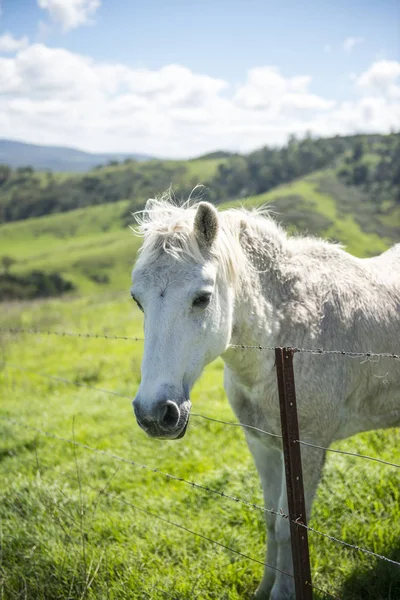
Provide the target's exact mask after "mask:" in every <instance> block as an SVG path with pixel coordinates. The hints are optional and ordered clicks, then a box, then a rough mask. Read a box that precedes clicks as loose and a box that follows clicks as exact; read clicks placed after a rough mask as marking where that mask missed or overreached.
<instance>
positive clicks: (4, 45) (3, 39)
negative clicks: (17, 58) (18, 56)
mask: <svg viewBox="0 0 400 600" xmlns="http://www.w3.org/2000/svg"><path fill="white" fill-rule="evenodd" d="M28 42H29V40H28V38H27V37H26V36H24V37H22V38H20V39H19V40H18V39H17V38H15V37H14V36H13V35H12V33H9V32H7V31H6V32H5V33H3V35H0V52H1V53H6V52H17V50H21V48H26V46H27V45H28Z"/></svg>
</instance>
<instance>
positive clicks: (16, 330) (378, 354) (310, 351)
mask: <svg viewBox="0 0 400 600" xmlns="http://www.w3.org/2000/svg"><path fill="white" fill-rule="evenodd" d="M0 333H11V334H33V335H35V334H36V335H48V336H50V335H55V336H59V337H79V338H94V339H107V340H126V341H134V342H143V341H144V338H141V337H131V336H125V335H110V334H100V333H79V332H73V331H45V330H39V329H23V328H17V327H1V328H0ZM229 348H234V349H235V348H236V349H238V350H270V351H273V350H275V348H276V346H262V345H259V346H257V345H247V344H230V345H229ZM291 349H292V350H293V351H294V352H297V353H303V354H304V353H306V354H328V355H329V354H331V355H340V356H350V357H353V358H363V357H364V358H379V357H380V358H394V359H397V360H399V359H400V353H395V352H369V351H366V352H354V351H352V350H324V349H323V348H298V347H296V346H293V347H292V348H291Z"/></svg>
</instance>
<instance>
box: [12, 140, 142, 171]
mask: <svg viewBox="0 0 400 600" xmlns="http://www.w3.org/2000/svg"><path fill="white" fill-rule="evenodd" d="M149 158H150V157H149V156H146V155H144V154H121V153H119V154H118V153H103V154H95V153H91V152H83V151H82V150H77V149H75V148H63V147H59V146H39V145H37V144H27V143H25V142H17V141H14V140H0V164H5V165H8V166H9V167H13V168H18V167H27V166H29V167H32V168H34V169H38V170H42V171H47V170H51V171H69V172H84V171H89V170H90V169H93V168H94V167H96V166H97V165H101V164H105V163H108V162H110V161H122V160H125V159H133V160H148V159H149Z"/></svg>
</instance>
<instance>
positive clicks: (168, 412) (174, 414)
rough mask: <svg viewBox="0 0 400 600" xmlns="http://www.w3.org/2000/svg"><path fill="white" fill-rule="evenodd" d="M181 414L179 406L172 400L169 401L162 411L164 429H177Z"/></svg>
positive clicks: (161, 423) (161, 417)
mask: <svg viewBox="0 0 400 600" xmlns="http://www.w3.org/2000/svg"><path fill="white" fill-rule="evenodd" d="M179 417H180V412H179V408H178V406H177V405H176V404H175V402H172V400H167V401H166V403H165V404H164V405H163V406H162V407H161V409H160V421H159V423H160V425H161V426H162V427H175V425H176V424H177V423H178V421H179Z"/></svg>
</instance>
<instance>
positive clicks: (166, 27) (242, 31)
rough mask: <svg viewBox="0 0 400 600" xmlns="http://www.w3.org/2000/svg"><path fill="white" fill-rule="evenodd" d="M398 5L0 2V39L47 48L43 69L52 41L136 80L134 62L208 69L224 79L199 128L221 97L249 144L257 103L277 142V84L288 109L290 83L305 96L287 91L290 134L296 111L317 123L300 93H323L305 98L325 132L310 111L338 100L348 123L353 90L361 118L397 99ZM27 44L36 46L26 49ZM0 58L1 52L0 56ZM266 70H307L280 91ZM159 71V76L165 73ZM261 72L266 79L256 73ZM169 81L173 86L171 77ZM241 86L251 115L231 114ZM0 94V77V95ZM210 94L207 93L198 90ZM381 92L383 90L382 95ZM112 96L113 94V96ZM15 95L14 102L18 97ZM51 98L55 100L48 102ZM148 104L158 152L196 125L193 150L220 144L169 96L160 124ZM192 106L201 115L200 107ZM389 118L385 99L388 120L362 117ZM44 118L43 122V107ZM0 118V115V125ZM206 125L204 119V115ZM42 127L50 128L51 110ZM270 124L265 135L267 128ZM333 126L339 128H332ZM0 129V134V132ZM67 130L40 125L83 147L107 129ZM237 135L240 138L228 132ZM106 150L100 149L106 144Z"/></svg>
mask: <svg viewBox="0 0 400 600" xmlns="http://www.w3.org/2000/svg"><path fill="white" fill-rule="evenodd" d="M68 3H70V4H71V3H72V4H73V5H75V9H74V10H75V13H74V15H72V13H71V14H69V15H68V11H67V9H66V11H67V12H65V11H64V12H63V11H62V10H61V12H60V11H58V12H57V5H58V7H60V5H61V7H62V5H63V4H64V5H67V4H68ZM399 6H400V5H399V3H398V2H397V1H394V0H380V1H376V0H373V1H372V0H371V1H369V0H367V1H360V0H353V1H352V2H348V1H347V2H344V1H343V0H337V1H336V2H326V1H319V2H317V1H315V0H311V1H310V0H305V1H303V2H301V3H299V2H295V1H292V0H290V1H289V0H284V1H281V2H279V3H278V2H268V1H261V0H247V1H243V0H229V1H228V0H202V1H198V0H196V1H191V0H187V1H184V0H175V1H169V0H164V1H161V0H147V1H146V2H137V1H128V0H102V1H100V0H3V1H2V3H1V7H2V14H1V16H0V49H1V36H2V34H3V35H5V34H6V33H7V34H8V35H11V36H12V37H13V38H14V39H15V40H20V39H21V38H27V39H28V40H27V41H26V44H25V48H22V46H21V48H20V49H18V50H16V52H15V53H14V59H15V57H17V55H18V52H25V53H26V52H28V51H29V48H33V47H37V46H38V45H40V46H42V47H44V48H46V49H47V52H48V56H46V58H44V57H42V58H43V69H46V68H47V66H48V64H49V61H51V60H52V59H51V50H52V49H53V50H54V49H57V48H62V49H64V50H65V51H68V53H69V55H70V56H71V57H72V56H74V57H91V59H92V61H93V64H94V65H104V64H112V65H123V66H124V67H126V68H129V69H130V70H131V73H132V78H133V79H134V77H135V73H136V72H137V71H138V70H145V71H148V72H149V73H150V72H151V73H152V74H153V75H154V77H157V73H160V72H161V71H162V69H163V68H165V67H168V66H169V65H181V66H183V67H185V68H186V69H188V70H189V71H190V73H192V74H193V75H194V76H195V77H196V76H200V75H207V76H209V77H210V78H212V79H214V80H215V81H217V80H222V81H224V82H225V84H226V85H225V87H223V89H222V88H221V89H220V90H218V91H216V90H214V91H213V92H212V94H214V96H215V102H214V103H213V108H212V107H211V104H210V102H211V100H210V98H208V100H207V102H206V103H205V104H204V106H202V107H201V108H202V109H204V111H205V112H204V111H203V112H204V114H203V113H202V116H201V119H200V121H201V122H202V123H203V125H201V126H200V125H199V127H200V128H201V127H203V133H204V122H205V116H204V115H205V114H206V113H207V114H210V115H211V113H213V118H211V121H213V119H214V121H213V122H214V123H215V122H216V121H215V120H216V119H217V120H218V115H221V112H222V113H224V112H225V111H224V110H223V107H222V104H221V102H220V100H222V99H224V98H225V99H226V98H228V97H229V98H230V101H231V102H232V103H233V105H232V106H233V108H232V110H233V112H234V113H235V114H234V117H232V119H233V120H232V123H233V130H235V127H236V130H237V131H239V130H240V131H241V132H242V133H243V134H245V129H243V128H240V127H238V120H240V119H242V122H243V123H244V122H245V121H246V119H247V117H248V118H249V120H250V121H251V127H250V128H249V138H251V140H253V141H249V144H247V146H251V145H253V146H256V145H257V144H259V143H260V142H262V141H263V138H262V136H255V135H254V130H255V128H257V124H256V121H257V118H256V115H255V114H254V111H255V110H256V111H257V112H258V114H259V116H260V115H261V113H262V115H261V120H260V127H261V128H262V129H263V130H264V129H265V133H266V135H265V143H268V140H269V138H271V137H272V138H273V141H275V142H276V143H280V142H282V141H284V138H285V136H286V135H287V134H288V130H287V127H283V128H281V129H282V131H281V132H280V133H279V132H277V127H276V116H277V115H278V116H279V118H280V117H283V119H281V121H284V120H285V119H284V116H285V114H286V113H284V112H282V109H279V110H278V109H277V108H276V107H277V102H278V100H279V98H282V97H283V95H284V94H286V100H285V102H284V104H285V106H286V109H285V110H287V107H288V104H289V100H288V96H290V95H292V93H294V94H297V95H298V94H299V93H300V94H301V95H302V96H303V98H302V99H301V100H300V101H299V102H298V101H297V100H296V101H295V105H296V106H298V105H299V104H300V105H301V111H302V114H301V115H297V117H298V118H297V120H296V119H295V118H294V115H293V107H291V109H290V110H289V113H290V114H289V117H288V119H287V121H289V122H288V123H287V126H289V125H291V126H292V127H294V128H295V129H296V128H297V129H298V130H299V133H300V130H302V129H304V128H303V126H302V125H301V123H300V121H301V120H302V122H305V119H308V121H309V124H310V125H313V124H314V120H313V118H311V117H310V115H309V114H308V115H307V117H306V116H305V114H304V110H305V108H304V107H305V104H306V99H305V97H304V96H305V95H307V94H308V95H310V96H316V97H319V98H322V99H324V101H325V106H324V107H323V102H322V101H321V103H320V106H319V105H318V103H317V102H316V101H315V98H314V100H311V103H310V110H311V111H313V110H314V111H315V117H316V119H317V120H316V121H315V131H316V133H317V134H318V133H321V134H324V133H325V129H326V134H331V133H332V131H331V130H329V128H326V126H322V124H321V119H320V114H319V113H320V111H321V110H322V111H329V110H334V111H336V112H335V114H333V121H335V119H337V118H338V110H339V109H341V110H342V112H343V110H344V112H345V113H346V118H345V120H346V122H349V121H351V118H350V115H349V110H350V108H349V106H348V103H351V102H353V104H354V106H353V107H352V109H354V110H357V106H356V104H357V102H360V101H361V100H362V99H363V102H364V104H363V107H364V108H363V110H364V109H365V106H366V104H368V102H369V104H368V106H369V109H368V110H369V112H368V110H367V111H366V112H365V115H367V116H368V115H369V114H371V115H372V112H371V111H373V110H375V111H378V110H379V107H380V108H382V107H383V106H384V105H385V104H384V102H383V99H384V100H385V102H386V103H387V102H389V104H390V110H392V104H393V100H394V97H397V96H396V93H397V91H396V90H397V88H393V86H397V79H398V75H397V71H398V69H397V66H396V65H397V64H398V61H399V59H400V48H399V46H400V34H399V23H400V7H399ZM85 10H86V11H87V12H86V13H85ZM79 11H81V17H82V19H81V20H80V21H79V23H77V22H76V21H74V18H75V17H76V15H78V13H79ZM31 52H32V53H33V50H32V51H31ZM11 54H12V53H11ZM0 56H2V55H1V54H0ZM32 56H33V54H32ZM35 56H36V55H35ZM53 59H54V60H56V57H55V56H53ZM0 60H1V59H0ZM4 60H8V61H10V60H13V56H12V55H11V57H10V51H7V55H6V56H5V58H4ZM32 60H33V59H32ZM37 60H38V58H37V56H36V61H37ZM39 60H41V58H40V59H39ZM20 62H21V61H20ZM4 64H5V63H4ZM374 65H378V66H379V65H380V68H381V71H382V72H383V73H384V74H383V75H382V74H380V72H379V68H378V67H376V66H375V67H374ZM0 66H1V65H0ZM17 67H18V64H17ZM8 68H11V67H10V64H9V63H7V69H8ZM60 68H61V65H60ZM255 68H261V69H266V71H265V72H264V75H263V74H262V72H261V71H259V72H258V75H257V76H256V79H257V83H256V84H255V86H254V82H253V84H251V85H250V87H252V89H250V88H249V73H250V71H251V70H252V69H255ZM271 68H275V69H277V71H278V72H279V74H280V77H281V78H282V82H283V81H285V82H290V81H291V80H292V79H293V78H296V77H301V76H307V77H308V78H309V81H308V83H307V85H306V86H305V87H304V86H303V87H304V89H303V90H302V91H299V89H297V88H298V86H297V84H295V83H293V85H292V84H291V83H289V84H288V85H287V86H286V88H287V89H286V88H285V89H286V92H285V91H284V89H283V88H284V87H285V85H286V84H285V83H282V82H279V81H278V80H276V78H275V79H274V78H273V77H272V79H271V71H268V69H271ZM373 68H374V69H375V70H374V71H373V72H372V75H370V77H369V79H368V76H367V75H366V76H365V77H366V79H365V78H364V79H365V81H366V84H365V85H363V86H360V85H359V81H360V78H362V77H363V74H366V73H369V72H370V71H371V69H373ZM175 75H176V77H177V78H179V77H180V75H179V72H177V73H176V74H175ZM160 77H161V78H162V75H160ZM382 77H383V79H384V80H385V85H386V87H387V88H388V89H389V86H392V87H391V91H390V93H389V92H388V89H386V90H385V93H384V94H383V96H384V98H382V97H380V101H379V102H378V96H377V82H378V84H379V85H380V87H381V88H382V84H381V79H382ZM371 78H372V79H371ZM379 78H381V79H379ZM253 79H254V78H253ZM261 79H263V81H264V83H262V82H261V83H260V81H261ZM275 80H276V81H275ZM378 80H379V81H378ZM124 81H125V83H124V84H123V85H122V83H121V82H120V84H121V88H120V94H121V95H123V94H124V93H126V80H124ZM274 81H275V83H274ZM371 82H372V85H371ZM192 83H193V82H192ZM178 84H179V82H178V83H177V85H178ZM269 84H271V85H276V86H277V87H276V93H274V94H273V105H274V110H273V111H272V112H271V114H270V121H269V122H270V124H271V127H270V128H268V123H267V121H268V119H267V118H266V112H265V111H268V110H271V98H270V97H269V92H268V86H269ZM132 85H133V84H132ZM168 85H169V86H170V87H171V85H172V83H169V84H168ZM189 85H191V84H189ZM199 85H200V87H201V85H202V84H198V83H196V84H195V86H194V87H195V89H196V90H199ZM207 85H208V84H207ZM374 85H375V91H374V92H373V93H372V92H371V93H370V95H368V94H369V92H368V90H367V88H369V89H370V88H371V89H372V88H373V87H374ZM379 85H378V87H379ZM246 86H247V88H246ZM46 87H47V89H48V96H47V97H46V98H45V100H46V101H47V102H50V101H52V100H53V101H54V100H55V98H57V101H59V100H60V93H57V94H56V96H54V97H52V96H51V91H50V89H49V87H52V86H49V84H48V82H47V83H46ZM255 87H256V88H257V89H255ZM361 87H362V88H363V98H361V97H360V89H361ZM242 88H246V90H245V91H244V92H243V93H242V92H240V94H239V96H240V98H241V99H242V100H243V98H245V100H244V104H243V101H242V105H241V107H240V110H245V111H252V112H251V114H250V113H248V112H244V113H241V114H239V112H238V110H239V109H238V106H237V105H236V102H237V98H236V96H235V94H237V91H238V90H239V91H240V90H242ZM278 88H279V89H278ZM294 88H296V89H294ZM263 89H264V90H267V91H265V95H266V99H265V106H264V105H263V104H262V98H261V97H262V95H263V93H264V92H263ZM293 90H294V92H293ZM42 91H43V90H42ZM130 91H133V92H134V93H135V94H136V93H137V92H138V90H137V89H136V88H135V89H134V86H133V87H132V86H131V88H130ZM6 92H7V94H8V97H9V90H6ZM367 92H368V93H367ZM381 92H382V89H381ZM1 93H2V89H1V80H0V99H1ZM21 93H22V90H20V91H19V94H20V95H18V93H16V96H15V100H18V99H21ZM25 93H27V92H25ZM28 93H29V92H28ZM102 93H103V92H102ZM209 93H210V92H209V91H208V92H207V94H209ZM388 93H389V96H390V98H388ZM35 94H36V92H35V90H32V93H31V96H29V98H30V100H32V98H33V96H35ZM108 94H109V93H108ZM36 95H37V94H36ZM393 95H394V96H393ZM250 96H251V98H250ZM255 96H257V101H255V100H254V98H255ZM267 96H268V98H267ZM381 96H382V94H381ZM121 97H122V96H121ZM368 98H369V99H371V98H374V101H373V102H372V100H368V102H366V99H368ZM25 99H26V98H25ZM108 99H110V95H108ZM81 100H82V98H81V99H80V100H79V102H80V105H79V110H81ZM113 100H115V97H114V96H113ZM126 100H127V99H126V98H125V101H126ZM131 100H132V98H131ZM146 102H147V100H146ZM157 102H158V109H159V110H161V109H160V104H161V108H162V105H163V101H162V98H161V99H160V101H157ZM332 102H334V103H335V106H332V107H329V106H328V103H332ZM218 103H219V104H220V106H219V110H218V108H217V104H218ZM20 104H21V103H20ZM20 104H18V103H17V107H18V106H20ZM139 104H140V102H139V101H138V102H136V101H134V102H133V104H132V106H137V108H136V109H135V110H133V109H132V113H131V115H132V119H135V118H138V119H139V120H140V115H141V114H142V113H141V112H140V111H141V110H142V108H143V107H142V108H139ZM164 104H165V103H164ZM181 104H182V102H181ZM52 106H53V109H54V102H53V105H52ZM146 106H147V108H146V110H147V113H146V114H147V118H148V119H150V116H149V110H150V109H151V114H152V115H155V121H157V119H158V118H159V117H160V122H161V121H163V128H162V129H163V132H162V134H161V135H162V136H163V141H160V144H159V147H160V151H161V152H163V153H165V152H167V154H168V138H170V139H171V138H173V139H174V143H173V144H172V147H171V152H170V153H171V155H173V154H179V153H183V154H185V153H186V152H189V153H190V146H189V140H188V136H189V135H190V132H191V131H192V132H194V138H195V139H196V140H199V141H200V137H201V138H202V139H201V143H200V146H201V150H203V149H205V148H209V149H212V148H213V147H214V146H215V144H216V145H217V146H219V144H218V138H217V137H216V136H215V135H214V136H210V138H209V142H207V140H206V139H205V136H204V135H202V136H200V137H199V132H198V131H196V130H195V129H196V128H194V126H193V123H194V120H195V119H196V116H195V115H194V114H193V112H192V114H191V115H190V119H189V121H190V122H191V126H190V127H189V129H188V128H187V127H186V129H185V126H184V124H183V122H184V120H185V118H184V117H185V115H184V114H178V116H177V112H176V111H177V106H172V105H171V103H170V104H169V106H168V107H167V106H164V109H165V110H169V111H170V113H168V114H170V115H172V117H171V118H172V121H170V122H169V123H168V124H167V123H166V122H165V118H166V113H165V112H164V114H162V110H161V112H157V113H155V112H154V111H156V107H155V104H151V106H150V104H148V105H146ZM180 106H181V105H180ZM385 106H386V105H385ZM0 107H1V104H0ZM268 107H269V108H268ZM371 107H372V108H371ZM181 108H182V106H181ZM197 108H199V106H197ZM226 108H227V107H226ZM264 109H265V110H264ZM3 110H4V98H3ZM29 110H30V111H32V110H33V107H32V106H30V108H29ZM186 110H188V106H186ZM227 110H228V108H227ZM365 110H366V109H365ZM171 111H172V112H171ZM174 111H175V112H174ZM213 111H214V112H213ZM263 111H264V112H263ZM278 113H279V114H278ZM102 114H103V115H104V117H105V115H106V113H104V112H103V113H102ZM127 114H128V113H127ZM187 114H189V113H187ZM198 114H199V115H200V113H198ZM0 115H1V113H0ZM82 115H83V113H82ZM232 115H233V113H232ZM26 116H27V115H25V117H26ZM28 116H29V119H27V121H30V122H27V127H26V136H25V137H26V138H27V139H29V141H34V140H33V139H32V137H34V136H35V133H34V132H35V131H36V130H37V129H38V127H36V129H35V127H33V126H32V119H33V116H32V114H31V113H29V115H28ZM398 117H399V116H398V113H397V112H396V110H395V108H393V114H392V116H391V119H392V121H391V122H390V123H388V121H387V120H385V121H384V122H382V123H380V122H379V119H378V118H372V116H371V118H367V119H366V121H369V123H366V130H367V129H368V128H369V127H372V126H374V127H375V128H378V129H385V127H386V128H388V127H390V126H392V127H397V126H399V125H400V123H398ZM99 118H100V114H99ZM10 119H11V124H12V121H13V118H12V115H11V116H10V114H8V117H4V118H3V121H4V122H6V121H7V123H8V131H9V130H10ZM299 119H300V120H299ZM39 120H40V119H39ZM278 121H279V119H278ZM359 121H360V120H358V121H357V129H360V125H361V124H362V123H360V122H359ZM41 122H42V123H43V115H42V117H41ZM1 123H2V121H1V119H0V125H1ZM98 124H99V123H98V122H97V125H98ZM75 125H76V124H75ZM119 125H121V123H119ZM209 125H210V128H211V129H213V125H212V122H210V124H209ZM226 125H229V123H226ZM130 126H131V123H130ZM49 127H50V128H51V127H52V124H51V121H50V120H49ZM93 127H94V125H92V128H91V131H92V132H93ZM324 127H325V129H324ZM214 128H215V127H214ZM312 128H313V127H312ZM53 129H54V128H53ZM139 129H140V128H139ZM283 129H284V130H285V131H283ZM344 129H345V128H344ZM242 130H243V131H242ZM268 132H269V133H270V134H271V135H268ZM341 132H342V131H338V133H341ZM17 133H18V136H19V137H20V136H21V135H22V136H23V134H24V132H23V129H21V127H18V132H17ZM0 135H2V134H1V132H0ZM179 135H182V136H183V137H185V139H186V142H185V143H183V142H182V144H179V143H178V141H177V140H178V138H179ZM152 136H154V134H152ZM75 137H76V143H75V144H74V135H73V131H72V130H71V131H69V133H68V136H67V135H63V134H62V132H58V134H57V132H56V131H53V132H50V134H49V132H47V131H46V135H45V136H44V141H45V142H47V143H52V142H54V141H56V140H57V139H59V142H60V143H68V144H72V145H78V146H80V147H86V148H88V149H89V148H91V147H94V146H96V144H97V143H96V139H97V141H98V143H100V144H101V145H102V149H103V146H107V136H104V135H103V136H100V137H99V138H96V139H95V138H93V141H92V142H91V141H90V137H91V136H90V131H87V134H86V135H85V136H80V135H79V127H78V128H77V130H76V136H75ZM111 137H113V138H114V139H111V138H110V139H109V142H110V144H109V145H111V147H112V148H111V149H115V150H117V149H119V148H117V147H116V146H118V136H111ZM142 137H143V136H142ZM144 137H145V136H144ZM63 140H64V142H63ZM235 140H237V141H236V142H235ZM136 143H137V142H135V144H136ZM143 143H144V146H146V148H147V150H149V149H150V150H153V149H154V150H155V151H157V144H156V143H155V140H154V139H153V142H152V143H149V140H147V142H146V141H145V140H144V139H143ZM224 144H225V145H228V146H230V147H232V148H233V147H234V146H235V145H236V146H237V149H247V146H246V144H243V143H241V142H240V139H239V133H238V135H237V136H235V135H229V132H227V131H225V133H222V135H221V145H224ZM180 147H181V150H180V149H179V148H180ZM127 148H128V144H127V139H122V138H121V144H120V149H121V150H127ZM104 149H107V148H106V147H104ZM134 149H136V150H138V148H132V151H133V150H134Z"/></svg>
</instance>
